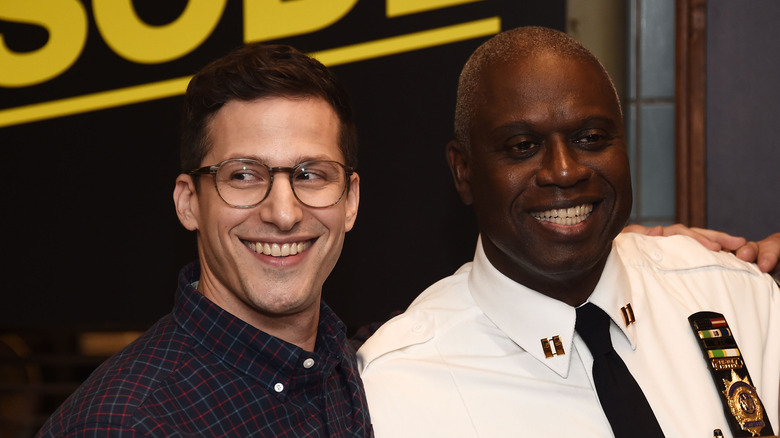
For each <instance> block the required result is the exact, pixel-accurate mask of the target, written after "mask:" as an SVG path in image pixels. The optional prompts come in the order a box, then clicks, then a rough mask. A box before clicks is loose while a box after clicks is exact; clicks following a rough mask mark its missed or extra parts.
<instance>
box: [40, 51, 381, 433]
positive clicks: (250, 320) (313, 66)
mask: <svg viewBox="0 0 780 438" xmlns="http://www.w3.org/2000/svg"><path fill="white" fill-rule="evenodd" d="M181 161H182V169H183V171H184V172H183V173H182V174H181V175H180V176H179V177H178V178H177V179H176V185H175V189H174V194H173V195H174V196H173V198H174V202H175V205H176V212H177V214H178V216H179V220H180V221H181V223H182V224H183V225H184V226H185V227H186V228H187V229H189V230H193V231H195V232H196V233H197V239H198V254H199V260H198V262H195V263H193V264H191V265H189V266H186V267H185V268H184V269H183V270H182V271H181V273H180V275H179V288H178V291H177V295H176V305H175V307H174V310H173V312H172V313H171V314H169V315H167V316H165V317H163V318H162V319H161V320H160V321H159V322H158V323H157V324H155V325H154V326H153V327H152V328H151V329H150V330H149V331H148V332H146V333H145V334H144V335H142V336H141V337H140V338H139V339H138V340H136V341H135V342H133V343H132V344H130V345H129V346H128V347H126V348H125V349H124V350H122V351H121V352H119V353H118V354H117V355H115V356H114V357H112V358H111V359H109V360H108V361H107V362H105V363H104V364H103V365H101V367H100V368H98V369H97V370H96V371H95V372H94V373H93V374H92V375H91V376H90V377H89V379H88V380H87V381H86V382H85V383H84V384H83V385H82V386H81V387H80V388H79V389H78V390H77V391H76V392H75V393H74V394H73V395H72V396H71V397H70V398H69V399H68V400H67V401H66V402H65V403H64V404H63V405H62V406H61V407H60V408H59V409H58V410H57V412H55V413H54V415H53V416H52V418H50V419H49V421H48V423H47V424H46V425H45V426H44V428H43V429H42V430H41V432H40V436H68V437H70V436H74V437H75V436H94V437H98V436H101V437H104V436H112V437H118V436H127V437H131V436H159V437H170V436H198V437H206V436H235V437H250V436H259V437H303V436H306V437H370V436H372V432H371V425H370V421H369V417H368V411H367V407H366V402H365V395H364V392H363V387H362V384H361V381H360V377H359V376H358V373H357V363H356V359H355V354H354V350H352V349H351V347H350V346H349V344H348V343H347V340H346V329H345V327H344V324H343V323H342V322H341V321H340V320H339V319H338V318H337V317H336V315H335V314H334V313H333V312H332V311H331V310H330V308H328V306H327V305H326V304H325V303H324V302H323V301H322V300H321V293H322V285H323V283H324V281H325V279H326V278H327V277H328V275H329V274H330V272H331V270H332V269H333V267H334V265H335V264H336V261H337V260H338V258H339V255H340V253H341V249H342V245H343V242H344V237H345V233H346V232H347V231H349V230H350V229H351V228H352V226H353V224H354V223H355V218H356V215H357V211H358V201H359V194H360V193H359V177H358V175H357V173H355V171H354V167H355V166H356V161H357V140H356V136H355V127H354V125H353V118H352V113H351V108H350V104H349V102H348V100H347V96H346V93H345V92H344V90H343V89H342V87H341V86H340V85H339V83H338V82H337V81H336V79H335V77H334V76H333V75H332V74H331V72H330V71H328V70H327V69H326V68H325V67H324V66H323V65H322V64H320V63H319V62H318V61H316V60H314V59H311V58H309V57H308V56H306V55H303V54H301V53H300V52H298V51H296V50H294V49H292V48H290V47H287V46H274V45H268V46H264V45H248V46H246V47H243V48H241V49H238V50H237V51H235V52H233V53H231V54H229V55H227V56H226V57H224V58H222V59H219V60H217V61H215V62H213V63H212V64H210V65H208V66H207V67H205V68H204V69H203V70H201V71H200V72H199V73H197V74H196V75H195V76H194V77H193V79H192V81H191V82H190V84H189V87H188V89H187V93H186V97H185V117H184V121H183V141H182V151H181Z"/></svg>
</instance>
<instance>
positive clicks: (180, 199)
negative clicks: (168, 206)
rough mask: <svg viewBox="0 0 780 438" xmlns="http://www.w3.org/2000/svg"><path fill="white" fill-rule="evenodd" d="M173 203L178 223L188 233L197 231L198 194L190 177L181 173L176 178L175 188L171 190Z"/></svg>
mask: <svg viewBox="0 0 780 438" xmlns="http://www.w3.org/2000/svg"><path fill="white" fill-rule="evenodd" d="M173 203H174V204H175V205H176V214H177V215H178V216H179V222H181V224H182V225H184V228H186V229H188V230H190V231H195V230H197V229H198V220H199V217H200V216H199V210H198V207H199V205H198V193H197V191H196V190H195V182H194V181H193V180H192V176H191V175H186V174H183V173H182V174H180V175H179V176H178V177H177V178H176V186H175V187H174V188H173Z"/></svg>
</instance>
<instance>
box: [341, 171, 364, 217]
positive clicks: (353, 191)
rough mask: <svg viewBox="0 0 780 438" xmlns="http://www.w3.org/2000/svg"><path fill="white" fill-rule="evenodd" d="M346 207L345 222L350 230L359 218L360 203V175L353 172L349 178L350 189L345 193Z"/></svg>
mask: <svg viewBox="0 0 780 438" xmlns="http://www.w3.org/2000/svg"><path fill="white" fill-rule="evenodd" d="M345 196H346V199H344V200H343V201H342V202H344V203H345V204H344V207H345V210H346V212H345V213H346V221H345V222H344V228H345V231H349V230H351V229H352V227H353V226H354V225H355V220H356V219H357V212H358V204H360V175H358V174H357V173H353V174H352V176H351V177H350V180H349V190H347V194H346V195H345Z"/></svg>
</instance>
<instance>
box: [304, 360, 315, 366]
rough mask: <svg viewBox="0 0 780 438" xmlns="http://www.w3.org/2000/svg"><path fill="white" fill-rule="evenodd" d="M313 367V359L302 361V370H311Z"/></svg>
mask: <svg viewBox="0 0 780 438" xmlns="http://www.w3.org/2000/svg"><path fill="white" fill-rule="evenodd" d="M313 366H314V359H312V358H308V359H306V360H304V361H303V367H304V368H311V367H313Z"/></svg>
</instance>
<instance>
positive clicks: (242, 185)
mask: <svg viewBox="0 0 780 438" xmlns="http://www.w3.org/2000/svg"><path fill="white" fill-rule="evenodd" d="M277 172H286V173H288V174H289V175H290V187H292V191H293V194H294V195H295V198H296V199H297V200H298V201H299V202H300V203H301V204H303V205H305V206H307V207H312V208H325V207H330V206H332V205H336V204H338V203H339V201H341V198H343V197H344V193H346V192H347V182H348V181H349V177H350V176H351V175H352V174H353V173H354V169H352V168H350V167H346V166H344V165H343V164H341V163H339V162H337V161H304V162H302V163H298V164H296V165H295V166H294V167H269V166H268V165H266V164H265V163H261V162H259V161H256V160H250V159H248V158H231V159H229V160H225V161H223V162H221V163H219V164H215V165H213V166H205V167H200V168H197V169H193V170H190V171H189V172H187V173H188V174H190V175H207V174H211V175H214V185H215V186H216V188H217V193H219V197H220V198H222V200H223V201H225V203H226V204H228V205H230V206H231V207H235V208H252V207H254V206H256V205H258V204H260V203H261V202H263V201H264V200H265V198H267V197H268V194H269V193H271V186H272V185H273V182H274V174H275V173H277Z"/></svg>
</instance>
